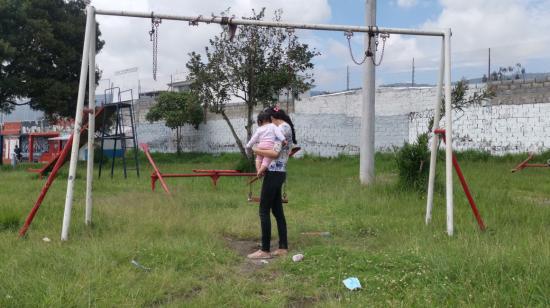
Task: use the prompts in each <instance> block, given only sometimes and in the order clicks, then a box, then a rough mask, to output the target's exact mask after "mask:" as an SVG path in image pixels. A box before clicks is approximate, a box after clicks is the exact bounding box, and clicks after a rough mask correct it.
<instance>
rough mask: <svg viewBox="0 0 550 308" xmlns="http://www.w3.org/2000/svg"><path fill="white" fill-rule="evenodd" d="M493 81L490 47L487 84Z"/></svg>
mask: <svg viewBox="0 0 550 308" xmlns="http://www.w3.org/2000/svg"><path fill="white" fill-rule="evenodd" d="M490 81H491V47H489V65H488V66H487V84H489V83H490Z"/></svg>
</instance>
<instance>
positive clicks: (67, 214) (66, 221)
mask: <svg viewBox="0 0 550 308" xmlns="http://www.w3.org/2000/svg"><path fill="white" fill-rule="evenodd" d="M92 18H93V11H92V8H91V7H88V8H87V18H86V31H85V34H84V48H83V50H82V63H81V65H80V81H79V83H78V99H77V102H76V114H75V121H74V131H73V145H72V149H71V162H70V164H69V177H68V179H67V195H66V196H65V211H64V213H63V227H62V229H61V240H62V241H66V240H68V239H69V226H70V224H71V210H72V207H73V192H74V182H75V176H76V167H77V162H78V150H79V148H80V131H81V130H82V113H83V109H84V93H85V91H86V79H87V78H86V77H87V74H88V60H89V57H90V36H91V35H90V34H91V24H92Z"/></svg>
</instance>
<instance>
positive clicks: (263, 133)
mask: <svg viewBox="0 0 550 308" xmlns="http://www.w3.org/2000/svg"><path fill="white" fill-rule="evenodd" d="M258 126H259V127H258V129H257V130H256V132H254V135H252V137H251V138H250V141H248V143H247V144H246V147H247V148H252V146H253V145H254V144H256V143H257V144H258V149H262V150H271V149H273V146H274V145H275V141H279V142H286V141H285V136H284V135H283V133H282V132H281V130H280V129H279V128H278V127H277V125H275V124H273V123H271V116H270V115H269V114H268V113H267V112H263V111H262V112H260V113H259V114H258ZM272 160H273V159H271V158H269V157H264V156H261V155H256V172H257V173H258V176H261V175H262V174H263V173H264V172H265V170H266V169H267V167H269V164H270V163H271V161H272Z"/></svg>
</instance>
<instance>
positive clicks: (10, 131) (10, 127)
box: [0, 122, 21, 136]
mask: <svg viewBox="0 0 550 308" xmlns="http://www.w3.org/2000/svg"><path fill="white" fill-rule="evenodd" d="M20 134H21V122H6V123H4V129H3V130H2V132H1V133H0V135H4V136H9V135H20Z"/></svg>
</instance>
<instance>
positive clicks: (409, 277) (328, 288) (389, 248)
mask: <svg viewBox="0 0 550 308" xmlns="http://www.w3.org/2000/svg"><path fill="white" fill-rule="evenodd" d="M157 157H159V159H158V161H159V167H160V168H161V170H163V171H164V172H181V171H190V170H191V169H193V168H233V167H234V166H235V163H236V161H237V156H234V155H221V156H219V157H214V156H210V155H186V156H183V157H181V158H176V157H175V156H173V155H157ZM521 158H522V157H519V156H508V157H504V158H494V157H489V156H487V155H485V154H475V153H464V154H463V155H459V160H460V161H461V163H462V167H463V171H464V173H465V175H466V177H467V179H468V181H469V183H470V184H471V190H472V192H473V194H474V198H475V200H476V201H477V203H478V206H479V209H480V211H481V214H482V216H483V218H484V220H485V223H486V224H487V226H488V230H487V231H486V232H484V233H482V232H480V231H479V230H478V228H477V225H476V222H475V220H474V218H473V216H472V214H471V211H470V209H469V205H468V203H467V201H466V199H465V198H464V195H463V193H462V191H461V189H460V186H459V185H458V181H457V178H456V177H455V233H456V234H455V236H453V237H448V236H447V235H446V233H445V229H446V227H445V210H444V207H445V205H444V204H445V199H444V194H443V191H444V189H443V188H442V183H440V185H439V189H438V192H437V195H436V200H435V208H434V213H433V217H434V218H433V222H432V224H431V225H429V226H426V225H425V224H424V213H425V196H424V195H420V194H418V193H415V192H411V191H404V190H401V189H399V188H398V186H397V175H396V166H395V162H394V159H393V157H392V156H390V155H377V162H376V163H377V179H378V180H377V183H376V184H375V185H372V186H370V187H362V186H361V185H360V184H359V183H358V159H357V158H356V157H346V156H342V157H338V158H335V159H321V158H315V157H307V158H305V159H301V160H292V161H291V162H290V166H289V169H290V173H289V176H288V186H287V191H288V194H289V196H288V197H289V199H290V203H289V204H288V205H286V207H285V211H286V212H285V213H286V217H287V223H288V229H289V242H290V248H291V254H293V253H303V254H304V255H305V258H304V260H303V261H302V262H299V263H294V262H292V261H291V260H290V258H284V259H278V260H274V261H270V263H269V264H267V265H264V266H261V267H258V266H252V265H250V264H249V263H246V261H245V260H244V258H243V257H242V255H241V254H239V253H238V252H237V251H235V250H233V249H232V248H231V247H230V245H229V244H228V239H232V240H233V241H236V240H242V241H245V240H246V241H250V243H256V242H258V241H259V219H258V213H257V206H256V205H252V204H248V203H247V202H246V195H247V192H248V188H247V186H246V185H244V179H243V178H222V179H220V181H219V183H218V188H217V189H215V188H213V187H212V186H211V184H210V180H209V179H207V178H193V179H168V185H169V187H170V188H171V189H172V191H173V193H174V197H173V198H169V197H167V196H165V194H164V193H163V192H162V190H160V188H158V189H157V191H156V192H151V191H150V186H149V185H150V184H149V178H148V175H149V173H150V168H149V166H148V165H147V164H146V163H143V164H142V166H143V167H144V168H143V172H142V177H141V178H139V179H138V178H136V176H135V175H134V174H133V173H131V176H130V177H129V178H128V179H126V180H124V179H123V177H122V176H121V174H122V172H121V170H117V172H116V174H117V176H116V177H115V179H110V178H108V177H104V178H102V179H101V180H97V179H96V182H95V187H94V189H95V193H94V200H95V207H94V217H93V220H94V224H93V227H86V226H85V225H84V222H83V220H84V209H83V207H84V185H85V183H84V181H83V171H84V167H85V166H84V165H81V166H80V169H79V175H80V176H79V178H78V180H77V185H76V191H75V203H74V209H73V220H72V222H71V231H70V240H69V241H68V242H61V241H60V240H59V237H60V232H61V230H60V229H61V221H62V216H63V204H64V200H65V188H66V177H67V169H66V167H65V168H64V169H63V171H62V173H61V175H60V176H59V177H58V179H57V181H56V182H55V183H54V185H53V186H52V189H51V190H50V193H49V194H48V196H47V197H46V200H45V202H44V204H43V205H42V208H41V209H40V211H39V212H38V214H37V216H36V218H35V220H34V222H33V224H32V225H31V228H30V230H29V233H28V236H27V237H26V238H24V239H19V238H18V237H17V230H18V227H19V226H20V225H21V224H22V222H23V221H24V218H25V217H26V214H27V213H28V211H29V210H30V208H31V207H32V205H33V203H34V202H35V199H36V197H37V195H38V193H39V191H40V188H41V186H42V185H43V183H44V181H43V180H38V179H37V178H36V176H35V175H33V174H29V173H27V172H25V169H26V168H27V167H28V166H20V167H18V168H17V169H15V170H12V169H11V167H2V169H1V170H0V307H71V306H78V307H81V306H99V307H105V306H107V307H139V306H146V307H147V306H169V307H170V306H173V307H180V306H197V307H212V306H237V307H243V306H244V307H252V306H260V305H267V306H307V305H321V306H333V307H336V306H356V307H365V306H367V307H371V306H384V307H386V306H430V307H438V306H479V307H487V306H494V307H503V306H518V307H534V306H549V305H550V279H549V278H548V277H549V276H548V275H549V273H550V240H549V238H548V234H550V187H549V185H548V182H549V180H550V173H549V170H546V169H538V170H536V169H528V170H524V171H522V172H520V173H517V174H512V173H510V171H509V170H510V169H511V168H512V167H513V166H514V164H515V163H517V162H519V161H520V160H521ZM439 167H440V168H441V167H443V163H442V162H439ZM439 171H442V170H439ZM440 174H441V176H440V177H439V180H440V181H442V180H443V179H444V176H443V174H442V173H440ZM254 190H255V191H256V192H258V191H259V185H256V186H255V187H254ZM273 229H274V230H273V233H274V238H275V239H276V234H277V233H276V229H275V226H273ZM311 231H328V232H330V233H331V236H330V237H314V236H306V235H302V234H301V233H302V232H311ZM44 237H48V238H50V239H52V242H50V243H47V242H44V241H43V240H42V238H44ZM132 259H135V260H137V261H138V262H139V263H141V264H143V265H144V266H146V267H149V268H151V270H150V271H144V270H142V269H139V268H136V267H134V266H133V265H132V264H131V263H130V261H131V260H132ZM350 276H355V277H358V278H359V280H360V281H361V283H362V285H363V289H362V290H360V291H356V292H351V291H348V290H347V289H345V287H344V286H343V284H342V282H341V281H342V280H343V279H345V278H347V277H350Z"/></svg>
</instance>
